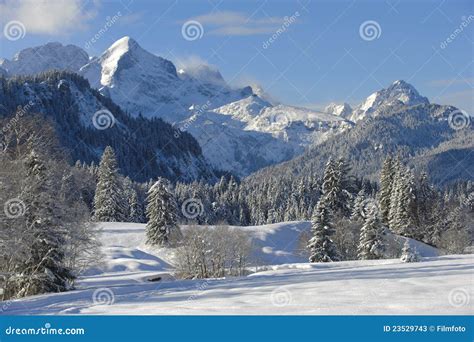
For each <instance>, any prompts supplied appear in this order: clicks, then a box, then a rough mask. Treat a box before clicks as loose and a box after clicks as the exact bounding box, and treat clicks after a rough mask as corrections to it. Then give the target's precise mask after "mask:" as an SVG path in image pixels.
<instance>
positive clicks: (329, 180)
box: [321, 158, 341, 210]
mask: <svg viewBox="0 0 474 342" xmlns="http://www.w3.org/2000/svg"><path fill="white" fill-rule="evenodd" d="M340 185H341V184H340V182H339V172H338V171H337V166H336V162H335V161H334V160H333V159H332V158H329V160H328V161H327V163H326V167H325V169H324V175H323V184H322V188H321V190H322V193H323V196H324V201H325V203H326V205H328V206H329V207H330V208H332V209H333V210H334V209H336V207H337V205H338V198H339V192H340V190H341V188H340Z"/></svg>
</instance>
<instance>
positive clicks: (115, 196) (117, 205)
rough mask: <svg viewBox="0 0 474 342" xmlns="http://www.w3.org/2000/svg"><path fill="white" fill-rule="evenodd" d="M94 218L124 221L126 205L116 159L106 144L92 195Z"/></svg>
mask: <svg viewBox="0 0 474 342" xmlns="http://www.w3.org/2000/svg"><path fill="white" fill-rule="evenodd" d="M94 220H95V221H105V222H125V221H126V220H127V205H126V202H125V200H124V191H123V187H122V182H121V180H120V176H119V170H118V166H117V160H116V158H115V153H114V151H113V149H112V147H110V146H107V147H106V148H105V150H104V154H103V155H102V159H101V161H100V165H99V171H98V181H97V187H96V191H95V197H94Z"/></svg>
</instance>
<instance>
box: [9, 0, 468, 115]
mask: <svg viewBox="0 0 474 342" xmlns="http://www.w3.org/2000/svg"><path fill="white" fill-rule="evenodd" d="M473 9H474V1H469V0H462V1H461V0H451V1H443V0H436V1H435V0H433V1H428V0H424V1H403V0H396V1H391V0H388V1H384V0H379V1H375V0H374V1H308V0H298V1H289V0H288V1H282V0H278V1H228V0H223V1H218V0H209V1H207V0H206V1H190V0H187V1H174V0H173V1H151V0H121V1H111V0H102V1H100V0H95V1H92V0H88V1H80V0H77V1H76V0H68V1H62V0H45V1H43V2H38V1H32V0H3V1H0V13H2V18H1V21H2V27H4V26H5V24H6V23H7V22H9V21H11V20H19V21H21V22H22V23H23V24H24V26H25V36H24V37H23V38H21V39H18V40H15V41H10V40H7V39H5V37H4V35H2V38H1V39H0V44H1V45H0V52H1V54H0V56H1V57H6V58H11V57H12V56H13V55H14V53H15V52H17V51H18V50H20V49H23V48H25V47H29V46H35V45H40V44H44V43H46V42H49V41H60V42H62V43H70V44H75V45H78V46H81V47H83V48H84V47H85V45H86V42H90V40H91V38H92V37H93V36H94V35H95V34H98V33H99V32H100V30H101V28H104V26H105V25H106V23H107V20H108V19H110V18H113V17H114V16H116V17H118V19H117V20H116V21H115V23H113V24H112V25H111V26H110V27H109V28H107V30H106V31H105V32H103V33H101V34H100V37H99V38H98V39H97V41H96V42H95V43H92V44H90V46H88V49H87V50H86V51H87V52H88V53H89V54H90V55H98V54H100V53H101V52H102V51H103V50H104V49H106V48H107V47H108V46H110V45H111V44H112V43H113V42H114V41H115V40H117V39H119V38H121V37H123V36H126V35H128V36H131V37H133V38H134V39H135V40H137V41H138V43H139V44H140V45H141V46H142V47H143V48H145V49H147V50H149V51H150V52H153V53H155V54H158V55H160V56H163V57H166V58H168V59H171V60H172V61H173V62H175V63H176V64H183V65H185V64H189V63H196V62H205V63H208V64H211V65H215V66H216V67H217V68H218V69H219V70H220V71H221V73H222V75H223V76H224V78H225V79H226V80H227V81H229V82H231V84H233V85H245V84H253V83H258V84H260V85H261V86H262V87H263V88H264V89H265V90H266V91H267V92H269V93H270V94H272V95H273V96H274V97H275V98H277V99H278V100H280V101H282V102H284V103H288V104H294V105H301V106H308V107H314V108H322V107H323V106H324V105H326V104H328V103H329V102H332V101H334V102H344V101H345V102H348V103H350V104H357V103H358V102H360V101H361V100H362V99H364V98H365V97H367V96H368V95H370V93H372V92H373V91H376V90H378V89H380V88H382V87H386V86H388V85H389V84H390V83H391V82H392V81H394V80H396V79H404V80H406V81H407V82H409V83H411V84H413V85H414V86H415V87H416V88H417V89H418V90H419V92H420V93H421V94H422V95H425V96H428V98H429V99H430V100H431V101H432V102H436V103H442V104H453V105H456V106H458V107H460V108H462V109H465V110H468V111H470V112H474V96H473V95H474V93H473V87H474V63H473V56H474V45H473V43H474V10H473ZM285 17H286V19H285ZM40 18H41V19H40ZM190 20H194V21H197V22H198V23H199V24H200V25H201V26H202V31H200V32H198V33H199V35H198V38H197V39H195V40H189V39H185V38H184V37H183V34H182V27H183V24H184V23H186V22H188V21H190ZM285 22H286V23H287V25H286V26H285ZM366 22H368V23H366ZM364 23H366V24H365V25H363V24H364ZM361 25H363V27H364V26H367V25H368V31H367V32H366V33H364V31H363V30H362V33H361V31H360V29H361ZM370 27H372V28H374V30H375V31H372V33H374V32H375V35H373V36H372V35H370V33H371V31H370ZM282 28H284V29H282ZM460 28H461V29H460ZM198 30H200V28H198ZM277 30H278V33H277ZM201 34H202V36H201ZM272 36H273V37H274V38H275V39H274V40H273V42H271V43H270V42H269V39H270V38H271V37H272ZM450 36H451V39H450V41H447V39H448V37H450ZM191 38H192V37H191ZM364 38H365V39H364Z"/></svg>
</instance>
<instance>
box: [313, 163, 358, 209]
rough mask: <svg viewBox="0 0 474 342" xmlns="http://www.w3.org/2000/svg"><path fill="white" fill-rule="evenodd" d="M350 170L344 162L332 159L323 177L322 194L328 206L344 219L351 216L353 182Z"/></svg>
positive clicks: (327, 164)
mask: <svg viewBox="0 0 474 342" xmlns="http://www.w3.org/2000/svg"><path fill="white" fill-rule="evenodd" d="M349 170H350V168H349V167H348V165H347V164H346V162H345V161H344V159H342V158H341V159H339V160H337V161H334V160H332V159H331V158H330V159H329V160H328V162H327V163H326V168H325V170H324V175H323V184H322V189H321V190H322V194H323V198H324V201H325V202H326V205H328V206H329V208H330V209H331V210H332V211H333V212H334V213H338V214H340V215H342V216H344V217H349V216H350V214H351V199H352V198H351V197H352V195H351V193H350V191H351V190H352V186H353V184H352V180H351V179H350V177H349V175H348V173H349Z"/></svg>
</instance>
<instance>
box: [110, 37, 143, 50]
mask: <svg viewBox="0 0 474 342" xmlns="http://www.w3.org/2000/svg"><path fill="white" fill-rule="evenodd" d="M135 49H141V47H140V45H138V43H137V41H136V40H134V39H133V38H130V37H129V36H125V37H122V38H120V39H119V40H117V41H115V42H114V43H113V44H112V45H111V46H110V47H109V48H108V50H114V51H116V50H121V51H129V50H135Z"/></svg>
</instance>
